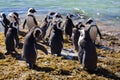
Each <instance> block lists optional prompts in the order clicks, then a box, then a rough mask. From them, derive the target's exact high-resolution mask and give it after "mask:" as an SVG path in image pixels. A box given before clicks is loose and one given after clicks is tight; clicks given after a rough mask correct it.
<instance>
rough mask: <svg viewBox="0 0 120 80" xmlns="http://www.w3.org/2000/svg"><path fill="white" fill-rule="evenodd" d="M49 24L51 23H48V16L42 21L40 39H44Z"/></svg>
mask: <svg viewBox="0 0 120 80" xmlns="http://www.w3.org/2000/svg"><path fill="white" fill-rule="evenodd" d="M50 24H51V21H49V20H48V16H46V17H45V19H44V21H43V24H42V25H41V26H40V28H41V30H42V39H44V37H45V35H46V33H47V30H48V28H49V26H50Z"/></svg>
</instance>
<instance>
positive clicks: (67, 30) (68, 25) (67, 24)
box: [63, 14, 74, 39]
mask: <svg viewBox="0 0 120 80" xmlns="http://www.w3.org/2000/svg"><path fill="white" fill-rule="evenodd" d="M71 17H72V15H71V14H67V16H66V20H65V23H64V24H63V28H64V31H65V35H66V36H67V38H68V39H71V36H72V29H73V27H74V24H73V21H72V19H71Z"/></svg>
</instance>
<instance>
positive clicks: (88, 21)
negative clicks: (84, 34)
mask: <svg viewBox="0 0 120 80" xmlns="http://www.w3.org/2000/svg"><path fill="white" fill-rule="evenodd" d="M92 22H94V20H93V19H92V18H89V19H88V20H87V22H86V24H91V23H92Z"/></svg>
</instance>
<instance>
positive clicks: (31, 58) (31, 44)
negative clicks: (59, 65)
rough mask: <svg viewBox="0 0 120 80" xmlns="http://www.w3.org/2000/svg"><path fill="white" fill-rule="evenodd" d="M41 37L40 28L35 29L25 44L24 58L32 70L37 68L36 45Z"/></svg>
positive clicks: (28, 35) (26, 38) (28, 34)
mask: <svg viewBox="0 0 120 80" xmlns="http://www.w3.org/2000/svg"><path fill="white" fill-rule="evenodd" d="M41 35H42V31H41V29H40V28H39V27H33V28H32V30H31V31H30V32H28V33H27V35H26V36H25V40H24V44H23V58H24V59H25V61H26V63H27V66H28V68H30V69H31V68H34V67H35V63H36V59H37V52H36V43H37V41H38V40H39V37H40V36H41Z"/></svg>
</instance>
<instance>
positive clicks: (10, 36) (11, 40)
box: [5, 23, 19, 55]
mask: <svg viewBox="0 0 120 80" xmlns="http://www.w3.org/2000/svg"><path fill="white" fill-rule="evenodd" d="M18 43H19V40H18V35H17V30H16V28H15V27H13V23H10V27H9V28H8V31H7V33H6V38H5V45H6V51H7V52H6V53H5V55H9V54H14V53H17V51H16V48H17V46H18Z"/></svg>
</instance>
